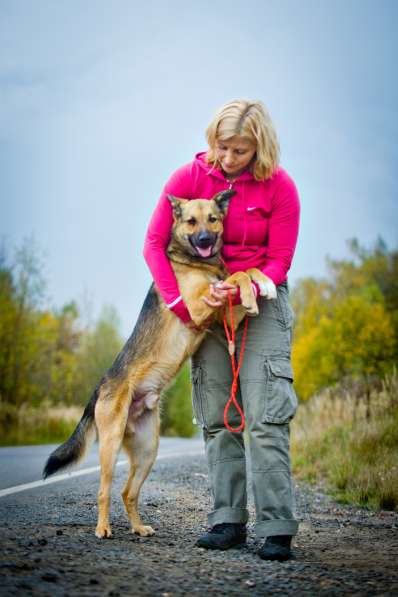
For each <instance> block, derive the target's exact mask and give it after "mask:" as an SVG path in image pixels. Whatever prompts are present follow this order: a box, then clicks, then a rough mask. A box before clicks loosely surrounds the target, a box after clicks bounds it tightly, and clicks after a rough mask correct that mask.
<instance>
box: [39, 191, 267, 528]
mask: <svg viewBox="0 0 398 597" xmlns="http://www.w3.org/2000/svg"><path fill="white" fill-rule="evenodd" d="M234 194H235V191H232V190H229V191H223V192H221V193H218V194H217V195H215V196H214V197H213V199H211V200H208V199H192V200H186V199H178V198H175V197H172V196H169V197H168V198H169V200H170V201H171V204H172V208H173V218H174V223H173V227H172V237H171V242H170V244H169V246H168V249H167V253H168V257H169V259H170V262H171V265H172V267H173V270H174V272H175V274H176V277H177V281H178V286H179V289H180V292H181V296H182V298H183V300H184V302H185V303H186V305H187V307H188V309H189V312H190V315H191V317H192V320H193V322H194V324H195V325H196V326H197V328H199V330H200V331H198V329H196V330H192V329H189V328H188V327H187V326H185V325H184V324H183V323H182V322H181V321H180V319H179V318H178V317H176V315H175V314H174V313H172V312H171V311H170V310H169V309H168V308H167V307H166V305H165V303H164V302H163V300H162V298H161V296H160V295H159V292H158V290H157V289H156V287H155V286H154V285H152V286H151V288H150V290H149V292H148V294H147V296H146V299H145V301H144V304H143V307H142V309H141V312H140V315H139V317H138V320H137V323H136V326H135V328H134V330H133V333H132V334H131V336H130V338H129V339H128V340H127V342H126V344H125V346H124V348H123V349H122V350H121V352H120V353H119V354H118V355H117V357H116V359H115V361H114V363H113V365H112V366H111V367H110V369H109V370H108V371H107V372H106V373H105V375H104V377H103V378H102V379H101V381H100V382H99V384H98V385H97V387H96V388H95V390H94V393H93V394H92V396H91V399H90V401H89V403H88V404H87V406H86V408H85V410H84V413H83V416H82V418H81V420H80V422H79V423H78V425H77V427H76V429H75V430H74V432H73V433H72V435H71V437H70V438H69V439H68V440H67V441H66V442H65V443H64V444H62V445H61V446H59V447H58V448H57V449H56V450H55V451H54V452H53V453H52V454H51V455H50V457H49V459H48V461H47V463H46V466H45V468H44V471H43V476H44V478H46V477H48V476H49V475H52V474H53V473H56V472H57V471H59V470H60V469H64V468H66V467H69V466H71V465H74V464H76V463H77V462H79V461H80V460H82V458H83V457H84V455H85V453H86V451H87V448H88V447H89V445H90V444H91V442H92V441H93V440H94V439H95V436H96V434H97V437H98V441H99V459H100V468H101V478H100V487H99V493H98V523H97V528H96V531H95V534H96V536H97V537H99V538H102V537H111V534H112V533H111V527H110V522H109V509H110V490H111V483H112V476H113V469H114V465H115V461H116V458H117V455H118V453H119V450H120V448H121V447H123V448H124V450H125V451H126V453H127V456H128V459H129V463H130V470H129V475H128V479H127V482H126V484H125V486H124V488H123V491H122V498H123V502H124V505H125V508H126V511H127V514H128V517H129V519H130V522H131V525H132V531H133V532H134V533H137V534H139V535H141V536H148V535H153V534H154V530H153V529H152V527H150V526H146V525H144V524H143V523H142V521H141V518H140V515H139V513H138V499H139V493H140V490H141V487H142V484H143V483H144V481H145V479H146V477H147V476H148V474H149V472H150V470H151V468H152V465H153V463H154V461H155V458H156V454H157V449H158V444H159V398H160V394H161V392H162V390H163V389H164V388H165V387H166V386H167V385H168V384H169V383H170V382H171V381H172V380H173V379H174V377H175V376H176V375H177V373H178V371H179V370H180V368H181V366H182V365H183V363H184V362H185V361H186V359H187V358H188V357H189V356H191V355H192V354H193V353H194V352H195V350H196V349H197V348H198V346H199V344H200V343H201V342H202V340H203V338H204V336H205V334H206V329H205V328H206V327H208V326H209V325H210V324H211V323H212V322H214V321H215V320H216V319H217V318H219V319H220V318H221V317H222V313H220V308H217V309H215V308H212V307H210V306H208V305H207V304H206V303H205V302H204V301H203V297H205V296H208V297H209V298H210V296H209V284H210V283H216V282H217V281H220V280H225V279H226V281H227V282H229V283H231V284H235V285H237V286H239V288H240V294H241V301H242V305H239V306H237V307H234V310H235V312H234V319H235V322H236V324H238V323H239V322H240V321H241V320H242V319H243V317H244V316H245V314H246V313H247V314H249V315H257V314H258V307H257V302H256V299H255V296H254V293H253V289H252V285H251V280H255V281H256V282H257V284H258V285H259V287H260V289H261V290H260V292H261V294H263V295H268V296H269V298H275V296H276V291H275V286H274V284H273V282H272V281H271V280H270V279H269V278H267V277H266V276H264V274H262V273H261V272H260V271H259V270H257V269H251V270H249V271H248V272H246V273H245V272H238V273H235V274H233V275H231V276H229V277H228V274H227V272H226V269H225V267H224V265H223V264H222V260H221V257H220V249H221V243H222V239H221V237H222V232H223V218H224V216H225V213H226V211H227V208H228V204H229V201H230V199H231V197H232V196H233V195H234Z"/></svg>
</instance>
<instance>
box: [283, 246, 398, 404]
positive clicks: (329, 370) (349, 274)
mask: <svg viewBox="0 0 398 597" xmlns="http://www.w3.org/2000/svg"><path fill="white" fill-rule="evenodd" d="M350 248H351V252H352V254H353V259H352V260H341V261H332V260H330V259H329V261H328V265H329V272H330V277H329V279H326V280H315V279H311V278H310V279H304V280H301V281H300V282H299V283H298V284H297V286H296V288H295V289H294V291H293V306H294V308H295V311H296V317H297V323H296V327H295V334H294V344H293V365H294V369H295V373H296V389H297V391H298V394H299V396H300V397H301V398H302V399H307V398H309V397H310V396H311V395H312V394H314V393H315V392H317V391H319V390H320V389H321V388H323V387H325V386H329V385H333V384H335V383H337V382H338V381H340V380H341V379H342V378H344V377H353V378H357V379H362V380H363V381H364V382H365V383H366V384H367V386H368V387H369V383H370V380H371V379H372V378H374V377H380V376H383V375H384V373H386V372H387V371H389V370H391V369H392V367H393V365H394V362H396V358H397V338H398V328H397V316H398V304H397V303H398V293H397V282H396V277H395V276H396V274H397V273H398V272H397V252H396V251H395V252H392V253H390V252H389V251H388V249H387V248H386V246H385V245H384V243H383V242H382V241H380V240H379V241H378V242H377V244H376V246H375V248H374V249H373V250H372V251H366V250H365V249H362V248H361V247H360V246H359V244H358V243H357V241H355V240H354V241H351V242H350ZM368 393H369V392H368Z"/></svg>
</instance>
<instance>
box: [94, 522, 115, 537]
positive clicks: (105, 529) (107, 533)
mask: <svg viewBox="0 0 398 597" xmlns="http://www.w3.org/2000/svg"><path fill="white" fill-rule="evenodd" d="M95 536H96V537H98V539H110V538H111V537H112V531H111V527H110V525H109V524H101V525H100V524H99V525H97V528H96V529H95Z"/></svg>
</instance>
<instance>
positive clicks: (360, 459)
mask: <svg viewBox="0 0 398 597" xmlns="http://www.w3.org/2000/svg"><path fill="white" fill-rule="evenodd" d="M395 377H396V375H395ZM390 381H391V380H390ZM395 381H396V382H397V383H395V384H391V383H390V386H389V387H390V388H391V387H392V388H393V391H394V395H391V394H390V392H387V391H386V387H387V386H384V387H383V389H382V390H380V391H378V392H376V391H375V392H374V393H373V395H372V402H371V406H372V407H371V411H370V413H371V414H370V417H369V412H368V414H367V415H366V410H367V408H363V404H362V403H360V402H359V403H358V398H357V397H355V398H354V397H353V396H350V395H347V394H344V395H342V396H340V397H336V396H334V398H333V399H332V398H331V397H330V395H329V394H328V393H325V394H324V395H321V396H317V397H316V398H314V399H313V400H310V401H309V403H308V404H303V405H302V406H300V409H299V412H298V415H297V419H296V420H295V421H294V422H293V424H292V462H293V470H294V473H295V475H296V476H297V477H298V478H301V479H305V480H307V481H310V482H314V481H320V480H322V481H324V482H325V483H326V486H327V488H328V489H329V490H330V491H331V493H333V495H334V496H335V497H336V498H337V499H339V500H341V501H344V502H346V503H351V504H357V505H360V506H366V507H369V508H381V509H385V510H398V392H397V389H398V380H397V379H396V380H395Z"/></svg>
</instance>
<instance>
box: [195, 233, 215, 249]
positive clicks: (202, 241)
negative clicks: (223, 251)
mask: <svg viewBox="0 0 398 597" xmlns="http://www.w3.org/2000/svg"><path fill="white" fill-rule="evenodd" d="M197 242H198V245H199V247H207V246H208V245H210V244H211V242H212V237H211V234H209V233H208V232H199V234H198V241H197Z"/></svg>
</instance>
